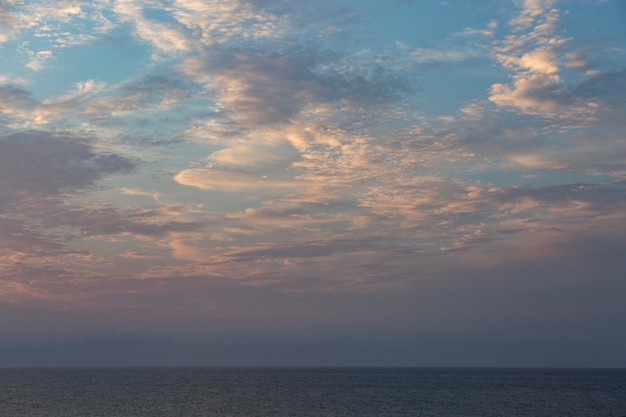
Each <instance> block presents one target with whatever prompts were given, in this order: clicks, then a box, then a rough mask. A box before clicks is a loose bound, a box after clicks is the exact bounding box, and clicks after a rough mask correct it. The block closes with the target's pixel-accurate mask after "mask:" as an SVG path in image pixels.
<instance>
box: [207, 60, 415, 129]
mask: <svg viewBox="0 0 626 417" xmlns="http://www.w3.org/2000/svg"><path fill="white" fill-rule="evenodd" d="M328 59H331V61H332V57H329V56H323V55H322V52H321V51H317V50H305V51H289V52H287V53H266V52H262V51H258V50H242V49H225V50H214V51H211V52H210V53H209V54H208V56H207V57H206V58H205V59H204V61H203V63H202V64H201V67H200V71H201V72H202V73H204V74H206V75H208V76H209V79H212V78H211V75H213V76H217V77H218V81H219V82H221V83H222V84H224V88H223V90H222V91H223V92H222V94H221V96H220V97H218V99H220V100H221V101H222V102H223V103H225V105H226V107H227V109H228V110H230V111H231V112H232V115H233V117H234V118H235V119H236V120H239V121H241V122H245V123H249V124H271V123H277V122H286V121H288V120H290V119H291V118H293V117H294V116H296V115H298V113H299V112H300V111H301V110H303V108H305V107H306V106H308V105H315V104H320V103H339V102H342V101H345V102H346V104H348V105H349V106H346V107H345V108H344V109H343V111H344V112H348V113H349V111H350V108H349V107H350V105H352V106H354V107H362V106H366V107H369V106H372V105H383V104H385V103H389V102H392V101H395V100H396V99H397V98H398V97H399V95H400V94H401V92H402V91H403V89H406V88H408V85H407V83H406V82H405V81H404V80H403V79H402V78H401V77H400V76H399V75H396V74H393V73H391V72H390V71H388V70H386V69H385V68H384V67H382V66H377V67H374V68H360V69H357V70H353V69H350V70H346V69H340V68H335V69H329V68H330V67H331V66H326V65H325V64H324V62H325V61H326V60H328ZM229 84H231V85H229ZM218 89H219V87H218Z"/></svg>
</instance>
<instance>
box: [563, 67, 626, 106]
mask: <svg viewBox="0 0 626 417" xmlns="http://www.w3.org/2000/svg"><path fill="white" fill-rule="evenodd" d="M572 95H574V96H578V97H584V98H599V99H600V100H602V101H603V102H605V103H607V104H609V105H623V104H624V103H626V69H623V70H620V71H611V72H606V73H600V74H596V75H594V76H591V77H589V78H587V79H585V80H584V81H583V82H581V83H580V84H578V85H577V86H576V87H575V88H574V89H573V90H572Z"/></svg>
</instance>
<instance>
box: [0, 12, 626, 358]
mask: <svg viewBox="0 0 626 417" xmlns="http://www.w3.org/2000/svg"><path fill="white" fill-rule="evenodd" d="M624 19H626V7H625V6H624V3H623V2H620V1H600V0H576V1H574V0H572V1H565V0H563V1H557V0H525V1H510V2H500V1H497V2H496V1H488V2H481V3H480V4H474V3H472V2H461V1H441V2H418V1H410V0H407V1H401V0H398V1H382V0H371V1H366V2H358V1H353V0H341V1H315V2H313V1H302V2H288V1H281V0H262V1H259V0H230V1H226V0H207V1H202V2H198V1H195V0H98V1H95V0H94V1H80V0H64V1H48V0H41V1H28V0H25V1H18V0H9V1H3V2H0V334H1V335H2V336H0V353H2V352H5V354H6V355H7V356H6V357H7V359H5V362H1V361H0V365H2V364H3V363H6V364H12V363H18V362H19V361H18V360H17V359H16V360H13V359H11V357H13V356H11V355H15V350H12V349H13V348H9V347H7V346H19V345H20V343H27V342H28V341H32V340H38V341H40V342H38V343H41V346H48V345H46V343H53V342H52V341H59V340H77V339H76V338H78V339H80V340H82V339H81V338H88V339H89V340H105V339H107V337H108V336H107V335H113V336H111V337H113V338H114V339H115V340H117V341H118V342H119V340H122V339H124V338H125V336H123V335H131V336H132V337H131V336H129V337H130V338H131V339H132V338H139V339H141V338H160V339H159V340H169V341H171V343H173V344H174V345H175V346H174V345H173V346H174V347H172V348H171V352H174V351H177V349H178V350H179V351H184V349H186V348H185V347H184V346H187V347H188V346H190V345H184V343H189V344H193V343H194V342H193V341H192V340H197V339H201V340H203V341H204V342H203V343H205V345H206V346H211V342H210V341H212V340H220V343H225V344H228V343H230V342H232V343H234V344H238V345H241V346H245V348H242V350H241V352H242V353H241V354H242V355H244V353H243V352H246V353H245V354H246V355H250V356H249V362H250V363H253V364H254V363H269V362H271V359H270V358H272V357H274V356H271V355H270V354H269V353H267V352H269V351H272V352H283V353H284V354H285V355H287V356H288V354H287V353H286V352H292V351H290V349H292V350H300V351H302V352H303V353H302V356H298V355H296V354H293V355H292V356H289V358H291V359H289V360H285V363H294V364H298V363H339V364H340V363H345V361H346V360H348V359H345V355H344V354H343V353H341V352H344V353H345V352H346V351H347V350H349V349H348V346H351V347H352V348H355V349H358V348H356V347H355V346H368V345H369V346H370V347H371V346H375V347H376V348H370V349H369V350H368V349H365V351H364V353H363V354H362V355H361V356H358V358H359V359H358V360H355V361H356V362H355V363H364V364H368V363H371V364H389V363H392V364H396V363H397V364H417V365H429V364H434V365H445V364H451V365H457V364H460V365H463V364H466V365H482V364H485V365H490V364H491V365H493V364H496V365H497V364H504V365H507V364H513V365H515V364H523V365H544V364H545V365H561V364H565V365H580V366H596V365H598V366H604V365H607V366H626V356H625V355H624V353H623V352H626V333H624V330H623V323H624V320H626V307H624V303H623V300H624V297H625V296H626V282H625V281H624V279H623V271H625V270H626V255H625V254H626V237H625V236H626V137H625V136H624V132H625V131H626V121H625V119H624V115H625V114H626V102H625V101H624V97H625V96H626V36H624V35H625V33H624V25H623V22H624ZM120 335H122V336H120ZM133 340H135V339H133ZM185 341H186V342H185ZM29 343H30V342H29ZM54 343H57V342H54ZM63 343H65V342H63ZM68 343H70V342H68ZM98 343H99V342H98ZM103 343H104V342H103ZM116 343H117V342H116ZM120 343H121V342H120ZM168 343H169V342H168ZM176 343H179V345H177V344H176ZM96 344H97V343H95V342H94V343H93V344H88V345H89V347H88V348H87V347H86V348H85V349H87V350H89V349H95V348H94V347H93V346H95V345H96ZM122 344H123V343H122ZM181 344H182V345H181ZM183 345H184V346H183ZM452 345H454V346H460V347H463V346H465V347H467V349H466V350H465V353H463V354H461V355H460V354H459V351H458V350H457V349H452V348H450V346H452ZM55 346H56V345H55ZM85 346H87V345H85ZM133 346H134V347H133V349H135V350H134V351H135V352H140V351H142V349H144V347H143V346H144V345H142V344H141V343H138V344H136V345H133ZM203 346H204V345H203ZM254 346H257V347H258V346H264V347H265V348H264V349H265V350H264V351H263V352H265V353H263V352H260V353H256V354H255V353H250V352H254ZM290 346H291V347H290ZM303 346H308V347H311V346H322V347H323V348H320V350H319V352H317V351H315V350H314V349H312V348H311V350H310V351H306V352H308V353H304V352H305V350H306V349H304V348H303ZM407 346H408V347H407ZM523 346H527V347H528V346H530V348H528V349H527V350H525V349H523V348H522V347H523ZM617 347H621V349H618V348H617ZM3 349H4V350H3ZM216 349H217V348H216ZM220 349H221V348H220ZM220 349H217V350H216V351H215V352H218V353H215V352H214V353H215V356H214V357H212V358H206V357H202V355H201V354H199V353H198V355H196V356H193V359H190V362H189V363H192V364H203V363H214V362H217V363H219V361H220V359H219V358H220V357H222V358H223V361H225V363H238V362H237V361H238V360H239V359H237V358H236V357H231V356H228V355H227V354H226V353H225V351H224V350H220ZM342 349H343V350H342ZM446 349H448V350H446ZM459 349H460V348H459ZM572 349H573V351H570V350H572ZM52 350H54V349H52ZM166 350H167V349H165V350H164V351H163V352H165V351H166ZM209 350H210V349H209ZM44 351H45V350H44ZM45 352H48V353H45V354H49V358H48V359H45V360H44V362H45V361H47V362H45V363H53V364H54V363H56V362H55V360H58V358H57V359H55V356H54V354H53V353H49V352H50V351H45ZM94 352H95V350H94ZM168 352H170V351H168ZM381 352H387V353H386V354H383V353H381ZM392 352H395V353H392ZM446 352H447V353H446ZM533 352H534V353H533ZM537 352H544V353H537ZM607 352H608V353H607ZM620 352H621V353H620ZM292 353H293V352H292ZM45 354H44V356H45ZM168 354H169V353H168ZM168 354H166V353H163V355H162V356H158V357H157V356H155V357H154V358H153V363H155V364H168V363H171V360H170V359H171V358H170V356H168ZM112 355H113V356H111V358H110V359H107V360H108V361H109V362H106V363H111V364H115V363H126V362H125V359H124V358H123V355H121V354H120V355H121V356H119V357H118V356H115V354H112ZM220 355H221V356H220ZM264 355H265V356H264ZM459 355H460V356H459ZM168 358H169V359H168ZM342 358H343V359H342ZM559 358H560V359H559ZM29 360H30V359H23V362H24V363H30V362H29ZM84 361H85V362H84V363H87V364H89V363H97V361H96V360H91V359H89V356H88V355H87V356H86V357H85V359H84ZM90 361H91V362H90ZM229 361H230V362H229ZM255 361H256V362H255ZM342 361H343V362H342ZM348 361H349V360H348ZM70 362H71V361H70ZM70 362H68V363H70ZM274 362H276V363H281V360H280V359H275V361H274ZM19 363H21V362H19ZM81 363H82V362H81Z"/></svg>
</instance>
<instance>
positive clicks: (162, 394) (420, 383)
mask: <svg viewBox="0 0 626 417" xmlns="http://www.w3.org/2000/svg"><path fill="white" fill-rule="evenodd" d="M0 416H2V417H37V416H42V417H43V416H45V417H55V416H63V417H71V416H80V417H89V416H103V417H112V416H123V417H133V416H150V417H156V416H229V417H235V416H259V417H265V416H298V417H300V416H342V417H345V416H359V417H366V416H394V417H395V416H439V417H447V416H481V417H485V416H507V417H513V416H550V417H554V416H568V417H575V416H585V417H589V416H602V417H612V416H616V417H626V370H519V369H510V370H506V369H497V370H496V369H473V370H470V369H419V368H416V369H392V368H372V369H369V368H353V369H350V368H348V369H343V368H302V369H298V368H282V369H281V368H259V369H255V368H240V369H219V368H218V369H211V368H206V369H204V368H178V369H160V368H154V369H132V368H131V369H0Z"/></svg>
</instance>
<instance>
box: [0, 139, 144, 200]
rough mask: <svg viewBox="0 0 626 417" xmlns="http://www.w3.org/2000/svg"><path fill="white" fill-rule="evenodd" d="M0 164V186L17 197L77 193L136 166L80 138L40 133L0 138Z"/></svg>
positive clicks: (5, 191) (124, 158)
mask: <svg viewBox="0 0 626 417" xmlns="http://www.w3.org/2000/svg"><path fill="white" fill-rule="evenodd" d="M0 161H1V162H0V177H1V178H2V179H1V180H0V181H1V182H0V184H1V185H0V187H1V189H2V192H3V194H5V195H6V194H10V195H12V196H13V197H14V198H19V196H22V195H24V196H39V195H41V196H52V195H56V194H59V193H61V192H75V191H78V190H80V189H84V188H85V187H89V186H91V185H92V184H93V183H94V182H95V181H97V180H99V179H101V178H103V177H104V176H105V175H108V174H112V173H116V172H127V171H129V170H131V169H133V168H134V167H135V164H134V163H133V162H132V161H131V160H129V159H128V158H126V157H124V156H121V155H117V154H114V153H110V154H106V153H97V152H95V151H94V149H93V148H92V147H91V146H90V145H89V144H88V143H87V142H85V141H84V140H81V139H79V138H75V137H71V136H63V135H52V134H49V133H46V132H39V131H31V132H24V133H15V134H11V135H6V136H2V137H0ZM24 198H26V197H24Z"/></svg>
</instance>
